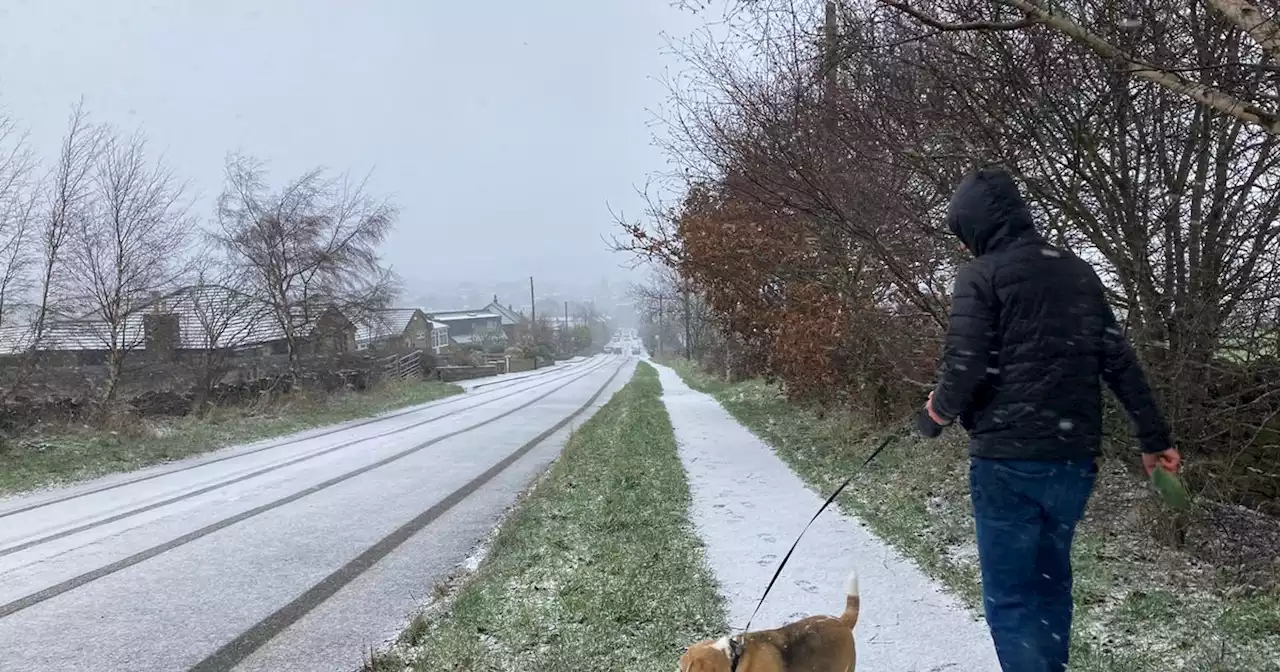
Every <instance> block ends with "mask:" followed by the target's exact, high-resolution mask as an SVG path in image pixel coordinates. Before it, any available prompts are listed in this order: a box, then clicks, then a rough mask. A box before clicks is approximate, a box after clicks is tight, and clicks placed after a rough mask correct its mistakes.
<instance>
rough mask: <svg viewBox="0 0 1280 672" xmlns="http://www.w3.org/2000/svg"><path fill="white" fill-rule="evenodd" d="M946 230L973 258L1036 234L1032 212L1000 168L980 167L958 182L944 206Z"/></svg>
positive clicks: (1016, 186) (1004, 171) (1015, 184)
mask: <svg viewBox="0 0 1280 672" xmlns="http://www.w3.org/2000/svg"><path fill="white" fill-rule="evenodd" d="M947 227H948V228H949V229H951V233H953V234H955V236H956V237H957V238H959V239H960V241H961V242H963V243H964V245H965V247H967V248H969V251H970V252H972V253H973V255H974V256H975V257H978V256H982V255H984V254H986V253H988V252H991V251H994V250H997V249H1000V248H1001V247H1004V246H1006V245H1008V244H1009V243H1011V242H1013V241H1014V240H1016V239H1018V238H1022V237H1024V236H1027V235H1034V234H1035V226H1034V225H1033V224H1032V223H1031V211H1030V210H1028V209H1027V203H1026V201H1024V200H1022V194H1021V193H1019V192H1018V185H1017V183H1016V182H1014V181H1013V176H1012V175H1010V174H1009V172H1008V171H1006V170H1004V169H1002V168H982V169H979V170H976V171H974V172H972V173H969V174H968V175H966V176H965V178H964V179H963V180H961V181H960V185H959V186H957V187H956V191H955V193H954V194H952V196H951V203H950V205H948V206H947Z"/></svg>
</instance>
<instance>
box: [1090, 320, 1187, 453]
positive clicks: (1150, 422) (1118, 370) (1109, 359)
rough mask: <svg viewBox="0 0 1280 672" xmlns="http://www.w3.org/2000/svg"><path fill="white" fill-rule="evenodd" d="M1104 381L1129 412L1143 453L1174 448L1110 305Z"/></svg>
mask: <svg viewBox="0 0 1280 672" xmlns="http://www.w3.org/2000/svg"><path fill="white" fill-rule="evenodd" d="M1103 320H1104V323H1103V332H1102V379H1103V380H1104V381H1106V383H1107V387H1110V388H1111V391H1112V392H1114V393H1115V395H1116V398H1117V399H1119V400H1120V404H1121V405H1123V406H1124V409H1125V411H1127V412H1128V413H1129V419H1130V420H1131V421H1132V422H1133V426H1134V433H1135V434H1137V437H1138V443H1139V445H1141V446H1142V452H1144V453H1158V452H1160V451H1162V450H1167V449H1169V448H1172V447H1173V440H1172V438H1171V436H1170V432H1169V425H1168V424H1167V423H1166V422H1165V419H1164V414H1162V413H1161V412H1160V407H1159V406H1158V405H1157V404H1156V399H1155V395H1153V394H1152V393H1151V386H1150V385H1149V384H1148V383H1147V376H1146V374H1145V373H1143V371H1142V364H1140V363H1139V362H1138V357H1137V355H1135V354H1134V353H1133V348H1132V347H1130V346H1129V339H1127V338H1125V335H1124V332H1123V331H1122V330H1121V329H1120V325H1119V324H1118V323H1117V322H1116V316H1115V313H1113V312H1112V311H1111V307H1110V306H1105V305H1104V307H1103Z"/></svg>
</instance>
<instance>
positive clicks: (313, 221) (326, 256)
mask: <svg viewBox="0 0 1280 672" xmlns="http://www.w3.org/2000/svg"><path fill="white" fill-rule="evenodd" d="M366 187H367V180H362V181H353V180H352V179H351V178H350V177H349V176H347V175H345V174H344V175H340V176H338V177H329V176H327V175H326V174H325V171H323V170H322V169H319V168H317V169H315V170H312V171H310V172H308V173H306V174H304V175H302V176H301V177H298V178H297V179H294V180H293V181H291V182H289V183H288V184H286V185H285V186H284V187H283V188H282V189H281V190H280V191H278V192H273V191H271V190H270V188H269V186H268V184H267V175H266V170H265V166H264V164H263V163H262V162H260V161H258V160H256V159H253V158H251V157H246V156H239V155H233V156H230V157H228V159H227V165H226V186H225V189H224V191H223V193H222V195H221V197H220V198H219V199H218V211H217V212H218V221H219V224H220V227H221V231H220V233H219V234H218V240H219V241H220V242H221V244H222V245H223V247H224V248H225V249H226V250H227V252H228V255H229V257H230V259H231V260H232V263H234V264H236V265H237V266H238V267H239V268H240V269H242V270H243V271H244V272H245V273H246V275H247V277H248V278H249V279H250V280H249V281H250V284H251V286H252V287H253V289H254V293H255V294H256V295H257V296H259V297H261V298H262V300H263V301H265V302H266V303H267V305H268V306H270V308H271V313H272V318H273V319H274V321H275V322H276V324H277V325H278V327H279V329H280V331H281V333H283V335H284V338H285V341H286V342H287V343H288V348H289V361H290V365H291V368H293V369H294V370H295V371H296V369H297V364H298V358H299V355H300V352H301V347H302V345H303V343H304V341H305V340H306V339H308V338H314V337H315V336H316V335H315V334H313V333H311V332H312V331H313V330H314V329H315V328H316V324H317V320H319V318H320V316H321V315H322V314H324V312H325V311H326V310H328V309H331V308H332V309H336V310H338V311H339V312H341V313H342V314H343V315H344V316H345V317H346V318H347V319H349V320H351V321H352V322H356V323H360V322H362V321H367V318H369V317H371V316H372V314H373V313H374V312H376V311H378V310H381V309H383V308H386V307H387V306H388V305H389V303H390V301H391V300H392V299H393V298H394V296H395V293H396V290H397V280H396V276H395V275H394V274H393V273H392V272H391V271H390V269H388V268H385V267H383V266H382V264H381V259H380V258H379V255H378V247H379V245H381V243H382V241H383V240H384V239H385V238H386V236H387V234H388V233H389V232H390V231H391V229H392V227H393V226H394V224H395V220H396V216H397V214H398V213H397V210H396V208H395V206H394V205H392V204H391V203H390V202H388V201H386V200H378V199H375V198H373V197H372V196H370V195H369V194H368V193H367V192H366Z"/></svg>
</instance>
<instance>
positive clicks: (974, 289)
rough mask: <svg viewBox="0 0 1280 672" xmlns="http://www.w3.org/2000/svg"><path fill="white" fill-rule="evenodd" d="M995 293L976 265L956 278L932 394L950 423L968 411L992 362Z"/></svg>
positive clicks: (939, 412) (995, 315) (996, 313)
mask: <svg viewBox="0 0 1280 672" xmlns="http://www.w3.org/2000/svg"><path fill="white" fill-rule="evenodd" d="M997 315H998V308H997V306H996V300H995V292H994V291H992V289H991V283H990V281H989V280H988V279H987V278H986V277H985V276H984V274H983V273H982V272H981V269H980V268H979V267H978V266H977V265H976V264H968V265H966V266H964V267H963V268H961V269H960V273H959V274H958V275H957V276H956V286H955V291H954V292H953V294H952V297H951V317H950V319H949V320H948V324H947V338H946V343H945V345H944V348H943V353H942V367H941V372H940V373H941V375H940V377H939V378H940V379H939V381H938V387H937V389H935V390H934V392H933V410H934V412H935V413H937V414H938V415H940V416H942V418H943V419H944V420H946V421H948V422H950V421H952V420H955V419H956V417H957V416H959V415H960V414H962V413H964V412H965V411H967V410H969V407H970V406H971V405H972V404H973V400H974V394H975V393H976V392H977V390H978V386H979V385H980V384H981V383H982V381H983V379H984V378H986V377H987V367H988V366H990V362H991V350H992V349H993V348H994V347H995V343H996V341H997V328H998V327H997V324H996V320H997Z"/></svg>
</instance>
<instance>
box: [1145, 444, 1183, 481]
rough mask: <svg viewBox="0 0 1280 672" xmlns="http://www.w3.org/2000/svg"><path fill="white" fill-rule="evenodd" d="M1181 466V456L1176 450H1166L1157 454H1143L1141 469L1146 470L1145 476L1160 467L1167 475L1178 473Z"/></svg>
mask: <svg viewBox="0 0 1280 672" xmlns="http://www.w3.org/2000/svg"><path fill="white" fill-rule="evenodd" d="M1181 466H1182V455H1180V454H1179V453H1178V449H1177V448H1166V449H1165V450H1162V451H1160V452H1158V453H1143V454H1142V468H1143V469H1146V470H1147V475H1148V476H1150V475H1151V472H1153V471H1155V470H1156V467H1162V468H1163V469H1164V470H1165V471H1168V472H1169V473H1172V474H1176V473H1178V468H1179V467H1181Z"/></svg>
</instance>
